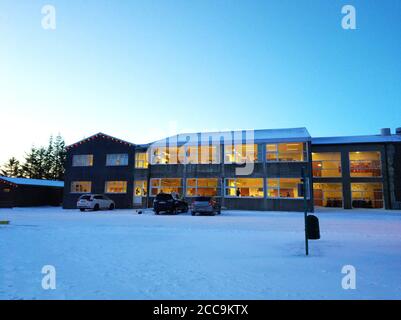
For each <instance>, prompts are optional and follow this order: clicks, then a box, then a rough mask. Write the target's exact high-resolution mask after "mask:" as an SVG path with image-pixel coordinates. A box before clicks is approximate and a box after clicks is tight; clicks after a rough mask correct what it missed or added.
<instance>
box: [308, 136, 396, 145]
mask: <svg viewBox="0 0 401 320" xmlns="http://www.w3.org/2000/svg"><path fill="white" fill-rule="evenodd" d="M383 142H401V135H397V134H393V135H389V136H384V135H371V136H343V137H322V138H312V144H352V143H383Z"/></svg>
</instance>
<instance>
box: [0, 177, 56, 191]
mask: <svg viewBox="0 0 401 320" xmlns="http://www.w3.org/2000/svg"><path fill="white" fill-rule="evenodd" d="M0 179H2V180H4V181H8V182H10V183H13V184H17V185H30V186H43V187H57V188H63V187H64V181H55V180H41V179H26V178H9V177H0Z"/></svg>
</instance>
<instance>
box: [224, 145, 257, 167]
mask: <svg viewBox="0 0 401 320" xmlns="http://www.w3.org/2000/svg"><path fill="white" fill-rule="evenodd" d="M249 162H258V145H257V144H234V145H225V146H224V163H249Z"/></svg>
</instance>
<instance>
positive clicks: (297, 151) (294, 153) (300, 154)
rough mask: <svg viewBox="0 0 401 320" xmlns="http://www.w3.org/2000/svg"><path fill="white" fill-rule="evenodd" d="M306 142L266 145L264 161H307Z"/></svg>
mask: <svg viewBox="0 0 401 320" xmlns="http://www.w3.org/2000/svg"><path fill="white" fill-rule="evenodd" d="M306 149H307V148H306V143H303V142H294V143H278V144H267V145H266V161H268V162H300V161H307V159H308V157H307V151H306Z"/></svg>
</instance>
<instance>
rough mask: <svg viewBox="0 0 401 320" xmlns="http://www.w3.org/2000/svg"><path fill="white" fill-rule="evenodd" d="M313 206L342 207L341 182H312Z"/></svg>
mask: <svg viewBox="0 0 401 320" xmlns="http://www.w3.org/2000/svg"><path fill="white" fill-rule="evenodd" d="M313 199H314V202H315V206H320V207H335V208H342V206H343V186H342V184H341V183H314V184H313Z"/></svg>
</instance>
